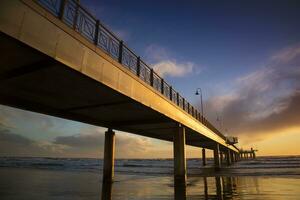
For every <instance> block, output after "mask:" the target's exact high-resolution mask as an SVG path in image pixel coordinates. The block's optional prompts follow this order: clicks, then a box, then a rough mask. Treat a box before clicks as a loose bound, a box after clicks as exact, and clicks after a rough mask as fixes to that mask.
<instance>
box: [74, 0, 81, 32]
mask: <svg viewBox="0 0 300 200" xmlns="http://www.w3.org/2000/svg"><path fill="white" fill-rule="evenodd" d="M79 3H80V0H77V1H76V3H75V4H76V9H75V15H74V22H73V29H74V30H76V25H77V21H78V12H79Z"/></svg>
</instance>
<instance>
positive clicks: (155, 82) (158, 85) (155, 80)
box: [153, 73, 162, 92]
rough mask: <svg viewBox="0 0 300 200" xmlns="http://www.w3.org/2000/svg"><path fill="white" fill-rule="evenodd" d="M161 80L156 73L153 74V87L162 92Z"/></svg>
mask: <svg viewBox="0 0 300 200" xmlns="http://www.w3.org/2000/svg"><path fill="white" fill-rule="evenodd" d="M161 81H162V80H161V78H160V77H159V76H158V75H157V74H156V73H153V87H154V88H155V89H156V90H157V91H159V92H161Z"/></svg>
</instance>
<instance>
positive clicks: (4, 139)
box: [0, 127, 66, 156]
mask: <svg viewBox="0 0 300 200" xmlns="http://www.w3.org/2000/svg"><path fill="white" fill-rule="evenodd" d="M0 146H1V148H0V156H57V155H59V154H60V153H61V152H62V151H63V150H64V149H65V148H66V147H65V146H63V145H56V144H52V143H49V142H39V141H34V140H31V139H29V138H26V137H24V136H21V135H18V134H15V133H12V132H11V131H10V130H8V129H3V127H0Z"/></svg>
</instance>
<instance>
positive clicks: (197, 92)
mask: <svg viewBox="0 0 300 200" xmlns="http://www.w3.org/2000/svg"><path fill="white" fill-rule="evenodd" d="M199 92H200V93H199ZM195 95H200V100H201V115H202V116H201V118H202V122H203V117H204V111H203V101H202V90H201V88H197V90H196V92H195Z"/></svg>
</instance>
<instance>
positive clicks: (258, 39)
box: [82, 0, 300, 100]
mask: <svg viewBox="0 0 300 200" xmlns="http://www.w3.org/2000/svg"><path fill="white" fill-rule="evenodd" d="M82 3H83V4H84V5H86V6H87V7H88V8H89V9H90V10H92V11H93V13H94V14H95V15H96V16H97V17H98V18H99V19H101V21H102V22H103V23H104V24H106V25H107V26H108V27H110V28H112V29H113V30H115V32H117V34H118V33H119V35H120V37H121V38H124V40H125V41H126V43H127V44H128V45H129V46H130V47H131V48H132V49H134V50H135V52H136V53H137V54H138V55H141V56H142V57H143V58H145V59H146V61H147V62H148V63H152V62H153V60H151V55H150V56H149V55H147V51H146V49H147V48H148V47H149V46H151V45H156V46H158V47H159V48H163V49H165V50H166V51H167V52H168V54H169V59H175V60H177V61H178V62H192V63H194V65H195V67H197V68H200V69H201V70H202V71H203V73H202V74H200V75H199V74H196V75H195V74H190V75H189V76H186V77H184V78H182V79H174V78H172V77H168V80H169V82H171V83H172V84H173V85H175V86H176V88H178V89H179V90H180V91H181V92H183V94H185V96H188V97H190V98H191V100H193V98H194V97H192V96H191V94H192V93H193V92H192V91H193V90H194V89H195V88H196V87H199V86H201V87H203V90H204V91H205V89H206V88H207V89H206V90H207V91H209V90H210V88H214V87H215V85H217V84H219V83H220V82H221V83H222V82H224V83H226V82H227V81H228V80H231V79H233V78H236V77H237V76H241V75H243V74H246V73H249V72H251V71H253V70H255V69H256V68H260V67H261V66H262V65H264V64H265V62H266V61H267V59H268V58H269V57H270V56H271V55H272V54H273V53H275V52H276V51H277V50H278V49H282V48H284V47H286V46H289V45H293V44H295V43H297V42H299V39H300V35H299V31H300V26H299V18H300V16H299V15H300V12H299V2H298V1H184V2H183V1H90V0H84V1H82ZM187 80H188V81H190V82H191V84H184V83H185V82H186V81H187Z"/></svg>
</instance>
